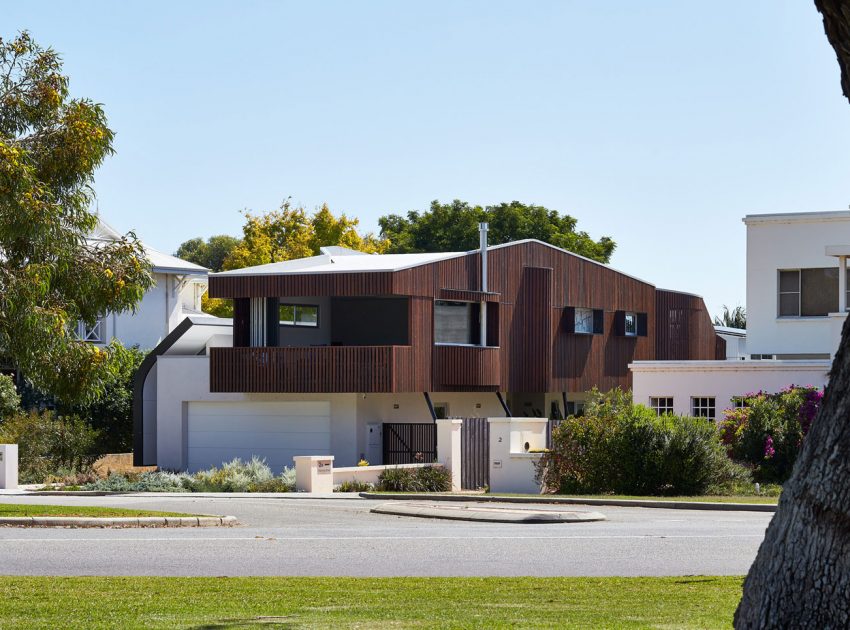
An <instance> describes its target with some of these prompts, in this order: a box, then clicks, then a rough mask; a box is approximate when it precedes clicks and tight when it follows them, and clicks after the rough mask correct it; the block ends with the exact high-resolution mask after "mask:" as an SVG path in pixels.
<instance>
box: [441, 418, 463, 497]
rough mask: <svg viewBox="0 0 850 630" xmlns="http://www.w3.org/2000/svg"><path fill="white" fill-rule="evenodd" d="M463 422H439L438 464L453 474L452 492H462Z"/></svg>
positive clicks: (455, 419) (452, 420)
mask: <svg viewBox="0 0 850 630" xmlns="http://www.w3.org/2000/svg"><path fill="white" fill-rule="evenodd" d="M462 430H463V420H460V419H458V418H454V419H451V420H437V463H439V464H442V465H443V467H444V468H445V469H446V470H448V471H449V472H451V474H452V492H460V490H461V480H460V467H461V464H462V460H461V457H462V456H461V448H460V432H461V431H462Z"/></svg>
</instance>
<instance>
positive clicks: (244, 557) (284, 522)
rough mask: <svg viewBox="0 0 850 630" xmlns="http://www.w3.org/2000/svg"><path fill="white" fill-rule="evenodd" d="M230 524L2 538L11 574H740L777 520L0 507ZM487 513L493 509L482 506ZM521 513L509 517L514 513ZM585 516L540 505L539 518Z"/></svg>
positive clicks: (190, 501) (1, 554)
mask: <svg viewBox="0 0 850 630" xmlns="http://www.w3.org/2000/svg"><path fill="white" fill-rule="evenodd" d="M2 502H7V503H13V502H14V503H42V504H44V503H51V504H64V505H74V504H76V505H105V506H114V507H128V508H139V509H152V510H168V511H181V512H182V511H185V512H192V513H205V514H229V515H234V516H236V517H237V518H238V519H239V521H240V523H241V526H238V527H233V528H204V529H124V530H112V529H103V530H100V529H97V530H92V529H76V530H75V529H18V528H0V574H6V575H163V576H168V575H179V576H195V575H207V576H220V575H227V576H238V575H246V576H247V575H330V576H523V575H529V576H561V575H564V576H608V575H611V576H635V575H709V574H710V575H737V574H744V573H746V572H747V570H748V569H749V566H750V564H751V563H752V561H753V559H754V558H755V555H756V552H757V551H758V547H759V544H760V543H761V541H762V539H763V537H764V531H765V528H766V527H767V524H768V523H769V522H770V519H771V517H772V514H770V513H759V512H714V511H703V510H694V511H691V510H666V509H646V508H624V507H604V508H599V507H587V508H586V509H587V510H589V511H590V510H597V511H601V512H603V513H604V514H605V515H606V516H607V517H608V520H607V521H601V522H593V523H570V524H538V525H526V524H523V525H515V524H498V523H468V522H460V521H437V520H427V519H418V518H409V517H396V516H386V515H379V514H371V513H370V512H369V510H370V508H372V507H373V506H375V505H377V504H380V503H383V502H382V501H372V500H364V499H355V498H351V499H308V498H298V499H292V498H289V499H287V498H271V499H266V498H248V497H245V498H228V497H224V496H221V497H214V498H208V497H198V496H193V495H185V496H177V497H164V496H157V495H151V494H147V495H130V496H110V497H22V496H4V497H2ZM488 505H490V506H492V505H495V504H488ZM512 507H516V506H512ZM564 508H566V509H570V510H577V509H578V510H580V509H585V508H583V507H581V506H563V507H561V508H558V507H557V506H544V507H543V509H564Z"/></svg>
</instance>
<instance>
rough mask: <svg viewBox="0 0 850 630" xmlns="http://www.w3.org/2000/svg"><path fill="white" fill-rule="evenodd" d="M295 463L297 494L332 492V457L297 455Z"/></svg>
mask: <svg viewBox="0 0 850 630" xmlns="http://www.w3.org/2000/svg"><path fill="white" fill-rule="evenodd" d="M292 459H293V460H294V461H295V489H296V490H297V491H298V492H322V493H330V492H333V491H334V457H333V455H297V456H295V457H293V458H292Z"/></svg>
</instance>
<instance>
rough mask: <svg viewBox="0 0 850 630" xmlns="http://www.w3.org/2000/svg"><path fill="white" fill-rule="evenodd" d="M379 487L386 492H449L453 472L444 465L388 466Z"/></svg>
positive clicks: (379, 478)
mask: <svg viewBox="0 0 850 630" xmlns="http://www.w3.org/2000/svg"><path fill="white" fill-rule="evenodd" d="M378 489H379V490H383V491H385V492H448V491H449V490H451V489H452V476H451V473H450V472H449V471H448V470H446V469H445V468H443V467H442V466H422V467H419V468H387V469H385V470H384V471H383V472H382V473H381V474H380V476H379V477H378Z"/></svg>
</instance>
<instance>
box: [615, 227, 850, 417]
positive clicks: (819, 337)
mask: <svg viewBox="0 0 850 630" xmlns="http://www.w3.org/2000/svg"><path fill="white" fill-rule="evenodd" d="M744 224H745V225H746V227H747V320H748V321H747V331H746V354H747V355H748V356H747V358H746V360H743V361H727V362H723V363H719V362H711V363H701V362H695V361H675V362H664V361H658V360H655V361H645V360H637V361H635V362H633V363H632V364H631V365H630V368H631V370H632V372H633V374H634V392H633V393H634V399H635V401H636V402H639V403H643V404H646V405H650V406H652V407H654V408H656V409H657V410H658V411H659V412H663V411H668V410H669V411H672V412H674V413H676V414H689V415H704V416H708V417H710V418H719V417H720V416H721V412H722V410H723V409H726V408H730V407H734V406H735V405H736V404H740V403H739V402H737V401H738V399H739V397H740V396H742V395H744V394H746V393H749V392H756V391H759V390H763V391H771V392H775V391H779V390H780V389H782V388H783V387H787V386H789V385H792V384H793V385H814V386H818V387H822V386H824V385H825V384H826V382H827V380H828V372H829V368H830V363H831V357H832V356H833V355H834V354H835V351H836V350H837V349H838V345H839V341H840V338H841V328H842V326H843V325H844V320H845V319H846V318H847V305H848V300H847V257H848V256H850V211H840V212H809V213H792V214H758V215H749V216H746V217H745V218H744ZM723 332H724V331H723V330H719V331H718V333H719V334H722V333H723ZM724 336H725V335H724ZM728 344H729V339H728V338H727V347H728Z"/></svg>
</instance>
